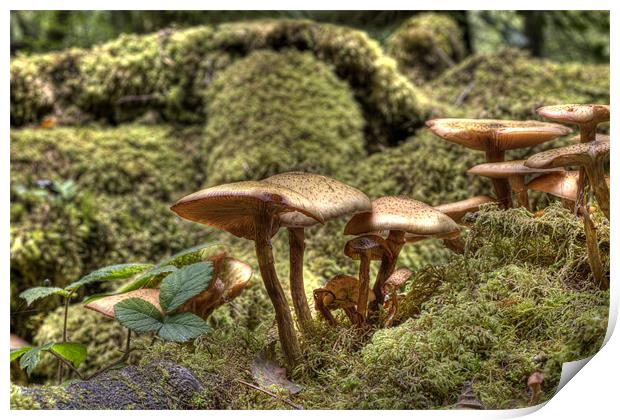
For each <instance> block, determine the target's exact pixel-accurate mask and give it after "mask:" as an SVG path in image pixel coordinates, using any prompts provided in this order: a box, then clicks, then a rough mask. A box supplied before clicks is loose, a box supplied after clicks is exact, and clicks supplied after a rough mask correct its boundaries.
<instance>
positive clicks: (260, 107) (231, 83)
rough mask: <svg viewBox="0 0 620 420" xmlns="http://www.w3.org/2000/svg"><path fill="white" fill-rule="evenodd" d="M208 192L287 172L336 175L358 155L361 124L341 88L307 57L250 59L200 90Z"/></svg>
mask: <svg viewBox="0 0 620 420" xmlns="http://www.w3.org/2000/svg"><path fill="white" fill-rule="evenodd" d="M207 97H208V104H209V105H208V111H207V112H208V114H209V120H208V124H207V128H206V134H205V136H206V139H205V147H206V150H205V154H206V156H207V172H208V177H209V183H210V184H218V183H222V182H229V181H239V180H245V179H260V178H263V177H266V176H268V175H272V174H275V173H279V172H285V171H289V170H304V171H308V172H318V173H325V174H335V173H338V172H339V170H340V169H341V168H342V166H343V165H344V164H345V162H349V161H352V160H355V159H358V158H360V157H361V156H362V155H363V142H364V140H363V132H362V129H363V120H362V116H361V113H360V110H359V108H358V105H357V103H356V102H355V100H354V99H353V97H352V96H351V93H350V91H349V89H348V87H347V85H346V84H345V83H344V82H342V81H341V80H339V79H338V78H337V77H336V76H335V75H334V74H333V73H332V71H331V69H330V68H329V67H328V66H326V65H325V64H323V63H321V62H320V61H317V60H316V59H315V58H314V57H313V56H312V55H311V54H307V53H306V54H301V53H298V52H293V51H288V52H280V53H275V52H269V51H262V52H255V53H252V54H250V55H249V56H248V57H247V58H245V59H242V60H239V61H236V62H235V63H234V64H232V65H231V66H229V67H228V68H227V69H226V70H225V71H223V72H221V73H219V74H218V76H217V77H216V78H215V79H214V81H213V83H212V84H211V86H210V87H209V90H208V94H207Z"/></svg>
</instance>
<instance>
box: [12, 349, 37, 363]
mask: <svg viewBox="0 0 620 420" xmlns="http://www.w3.org/2000/svg"><path fill="white" fill-rule="evenodd" d="M29 350H32V346H24V347H21V348H19V349H16V350H12V351H11V362H14V361H15V360H17V359H19V358H20V357H21V356H22V354H24V353H26V352H27V351H29Z"/></svg>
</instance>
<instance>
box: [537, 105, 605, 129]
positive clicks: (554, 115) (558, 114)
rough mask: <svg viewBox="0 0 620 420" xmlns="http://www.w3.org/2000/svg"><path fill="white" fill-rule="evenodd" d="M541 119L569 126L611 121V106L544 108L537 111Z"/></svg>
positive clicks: (558, 106)
mask: <svg viewBox="0 0 620 420" xmlns="http://www.w3.org/2000/svg"><path fill="white" fill-rule="evenodd" d="M536 113H538V115H540V116H541V117H545V118H548V119H550V120H554V121H560V122H563V123H569V124H584V123H593V124H598V123H601V122H605V121H609V105H596V104H565V105H551V106H543V107H541V108H538V109H537V110H536Z"/></svg>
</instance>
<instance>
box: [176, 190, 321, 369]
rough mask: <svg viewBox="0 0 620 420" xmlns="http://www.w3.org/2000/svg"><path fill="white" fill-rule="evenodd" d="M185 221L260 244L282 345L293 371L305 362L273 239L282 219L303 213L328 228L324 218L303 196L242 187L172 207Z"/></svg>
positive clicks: (187, 199)
mask: <svg viewBox="0 0 620 420" xmlns="http://www.w3.org/2000/svg"><path fill="white" fill-rule="evenodd" d="M171 209H172V211H174V212H175V213H177V214H178V215H179V216H181V217H183V218H185V219H188V220H191V221H194V222H198V223H202V224H205V225H208V226H212V227H214V228H217V229H220V230H224V231H227V232H229V233H232V234H233V235H235V236H238V237H241V238H246V239H249V240H253V241H254V247H255V250H256V258H257V260H258V265H259V268H260V272H261V276H262V278H263V283H264V284H265V288H266V289H267V294H268V295H269V298H270V299H271V303H272V305H273V307H274V310H275V313H276V321H277V323H278V334H279V337H280V344H281V345H282V350H283V352H284V355H285V357H286V361H287V363H288V364H289V365H290V366H291V367H293V366H295V365H296V364H297V362H298V361H299V359H300V358H301V349H300V347H299V341H298V340H297V335H296V334H295V328H294V325H293V318H292V316H291V312H290V310H289V307H288V303H287V301H286V296H285V294H284V291H283V290H282V286H281V285H280V281H279V279H278V274H277V273H276V270H275V267H274V262H273V251H272V247H271V238H272V237H273V235H274V234H275V233H276V232H277V231H278V229H279V227H280V215H281V214H282V213H288V212H299V213H302V214H303V215H305V216H308V217H310V218H312V219H315V220H316V221H318V222H319V223H323V216H322V215H321V213H320V212H318V211H316V210H313V205H312V203H311V202H310V200H308V199H307V198H306V197H304V196H303V195H301V194H299V193H297V192H295V191H293V190H291V189H289V188H286V187H282V186H279V185H275V184H271V183H266V182H259V181H242V182H235V183H231V184H225V185H219V186H215V187H211V188H206V189H204V190H201V191H198V192H195V193H193V194H190V195H188V196H186V197H183V198H182V199H180V200H179V201H178V202H177V203H176V204H175V205H173V206H172V208H171Z"/></svg>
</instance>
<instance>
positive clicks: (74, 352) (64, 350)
mask: <svg viewBox="0 0 620 420" xmlns="http://www.w3.org/2000/svg"><path fill="white" fill-rule="evenodd" d="M50 350H51V351H53V352H54V353H56V354H57V355H59V356H60V357H62V358H63V359H65V360H66V361H68V362H70V363H71V364H73V366H75V367H78V366H79V365H80V364H82V362H83V361H84V360H86V354H87V350H86V346H85V345H84V344H80V343H71V342H69V343H55V344H53V345H52V346H51V348H50Z"/></svg>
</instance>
